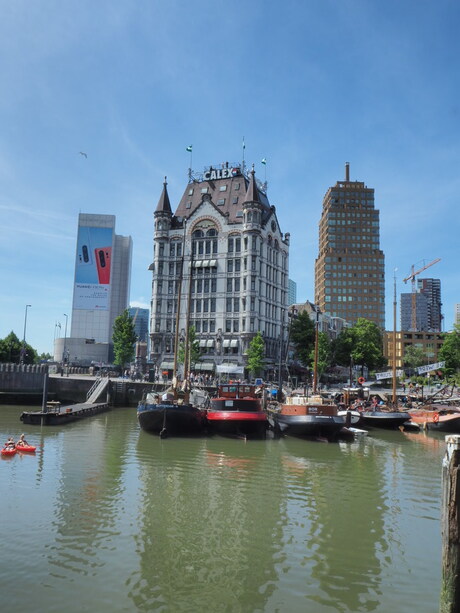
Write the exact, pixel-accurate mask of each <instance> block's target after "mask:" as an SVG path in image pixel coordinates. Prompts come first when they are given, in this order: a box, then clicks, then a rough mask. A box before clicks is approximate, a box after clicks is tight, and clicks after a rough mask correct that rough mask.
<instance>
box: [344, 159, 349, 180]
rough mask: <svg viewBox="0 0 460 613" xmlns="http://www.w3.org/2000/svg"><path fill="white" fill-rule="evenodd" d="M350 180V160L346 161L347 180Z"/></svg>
mask: <svg viewBox="0 0 460 613" xmlns="http://www.w3.org/2000/svg"><path fill="white" fill-rule="evenodd" d="M349 180H350V162H345V181H349Z"/></svg>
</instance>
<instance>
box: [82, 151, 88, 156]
mask: <svg viewBox="0 0 460 613" xmlns="http://www.w3.org/2000/svg"><path fill="white" fill-rule="evenodd" d="M80 155H84V156H85V158H87V157H88V156H87V155H86V153H85V152H84V151H80Z"/></svg>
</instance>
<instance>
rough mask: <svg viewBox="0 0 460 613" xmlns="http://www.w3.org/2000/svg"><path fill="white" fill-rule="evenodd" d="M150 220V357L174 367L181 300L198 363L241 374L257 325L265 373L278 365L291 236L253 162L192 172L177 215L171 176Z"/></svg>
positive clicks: (164, 366) (181, 319) (208, 368)
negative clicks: (192, 332)
mask: <svg viewBox="0 0 460 613" xmlns="http://www.w3.org/2000/svg"><path fill="white" fill-rule="evenodd" d="M154 223H155V229H154V257H153V263H152V264H151V265H150V267H149V268H150V270H152V272H153V279H152V302H151V322H150V324H151V325H150V338H151V346H150V347H151V353H150V358H151V360H152V361H153V362H154V363H155V364H156V366H157V367H158V369H160V370H161V371H163V372H164V371H166V370H167V371H168V372H169V374H171V370H172V367H173V360H174V339H175V329H176V316H177V309H178V303H179V302H180V307H179V320H178V321H179V324H178V325H179V335H180V338H181V339H183V338H184V337H185V328H186V314H187V313H189V318H190V325H191V326H194V327H195V331H196V336H197V339H198V341H199V345H200V348H201V353H202V356H201V359H200V361H199V362H197V363H196V364H194V365H192V368H193V370H195V371H196V372H198V371H201V372H206V371H207V372H209V373H212V372H214V371H215V370H216V367H217V366H221V368H220V369H219V370H223V371H225V370H226V371H227V372H234V373H241V374H242V373H243V368H244V367H245V365H246V360H245V354H246V352H247V349H248V346H249V344H250V342H251V340H252V338H253V337H254V336H255V335H256V333H257V332H259V331H260V332H261V334H262V335H263V338H264V341H265V353H266V372H265V376H267V375H268V374H269V373H270V371H271V370H272V369H274V368H276V365H277V363H278V358H279V347H280V336H281V333H282V330H283V328H284V322H285V321H286V320H287V314H286V310H287V291H288V264H289V234H284V235H283V233H282V232H281V230H280V227H279V224H278V219H277V217H276V210H275V207H274V206H271V205H270V203H269V201H268V198H267V195H266V190H265V189H264V186H263V185H262V184H260V183H259V182H258V181H257V180H256V178H255V172H254V169H252V171H251V172H249V173H246V172H244V169H241V168H240V167H239V166H237V165H235V166H231V165H229V164H228V163H226V164H222V165H221V166H218V167H212V166H211V167H209V168H207V169H205V172H204V173H203V175H200V176H197V175H193V174H192V173H191V172H190V179H189V183H188V185H187V187H186V189H185V192H184V194H183V196H182V199H181V201H180V203H179V205H178V207H177V209H176V212H175V213H173V212H172V209H171V205H170V201H169V196H168V191H167V183H166V180H165V183H164V187H163V192H162V194H161V197H160V200H159V202H158V206H157V208H156V210H155V213H154ZM182 266H183V274H181V270H182ZM181 277H182V286H181V288H180V287H179V286H180V285H181V282H180V279H181ZM180 289H181V291H180Z"/></svg>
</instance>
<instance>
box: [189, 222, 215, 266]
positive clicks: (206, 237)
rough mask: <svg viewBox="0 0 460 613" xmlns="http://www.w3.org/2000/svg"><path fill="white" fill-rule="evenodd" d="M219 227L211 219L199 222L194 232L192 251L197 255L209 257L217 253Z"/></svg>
mask: <svg viewBox="0 0 460 613" xmlns="http://www.w3.org/2000/svg"><path fill="white" fill-rule="evenodd" d="M217 236H218V232H217V228H216V226H215V225H214V223H213V222H212V221H211V220H209V219H204V220H203V221H201V222H199V223H198V224H197V225H196V226H195V229H194V230H193V232H192V252H193V255H194V256H195V257H198V258H200V257H207V258H209V257H210V256H211V255H214V254H216V253H217Z"/></svg>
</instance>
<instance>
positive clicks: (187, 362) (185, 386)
mask: <svg viewBox="0 0 460 613" xmlns="http://www.w3.org/2000/svg"><path fill="white" fill-rule="evenodd" d="M192 283H193V243H192V249H191V255H190V277H189V284H188V296H187V310H186V317H185V352H184V383H183V386H182V389H183V391H184V392H185V393H187V394H188V392H189V391H190V386H189V382H188V376H189V371H190V347H189V343H190V305H191V302H192ZM185 402H188V398H187V399H186V400H185Z"/></svg>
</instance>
